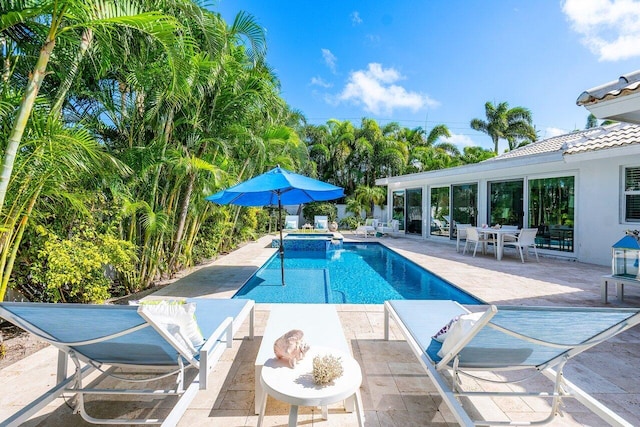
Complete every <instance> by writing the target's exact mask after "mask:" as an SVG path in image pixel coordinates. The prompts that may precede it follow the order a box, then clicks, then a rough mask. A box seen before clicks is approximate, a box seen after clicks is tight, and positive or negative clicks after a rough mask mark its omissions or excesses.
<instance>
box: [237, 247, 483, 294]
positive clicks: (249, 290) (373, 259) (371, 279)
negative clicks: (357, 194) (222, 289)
mask: <svg viewBox="0 0 640 427" xmlns="http://www.w3.org/2000/svg"><path fill="white" fill-rule="evenodd" d="M284 270H285V283H286V286H282V284H281V277H280V257H279V255H278V253H275V254H274V256H273V257H271V258H270V259H269V260H268V261H267V262H266V263H265V265H263V266H262V267H261V268H260V269H259V270H258V271H257V272H256V273H255V274H254V275H253V276H252V277H251V278H250V279H249V280H248V281H247V283H246V284H245V285H244V286H243V287H242V288H241V289H240V290H239V291H238V292H237V293H236V295H234V298H249V299H253V300H255V301H256V302H261V303H330V304H382V303H383V302H384V301H386V300H390V299H446V300H454V301H458V302H460V303H462V304H481V303H482V302H481V301H479V300H478V299H476V298H474V297H473V296H471V295H470V294H468V293H466V292H464V291H462V290H461V289H459V288H457V287H455V286H454V285H452V284H451V283H449V282H447V281H445V280H444V279H442V278H440V277H438V276H436V275H435V274H433V273H431V272H429V271H428V270H425V269H424V268H422V267H420V266H419V265H417V264H415V263H413V262H412V261H410V260H408V259H406V258H405V257H403V256H401V255H399V254H397V253H395V252H393V251H391V250H389V249H387V248H386V247H384V246H383V245H380V244H378V243H343V244H342V249H338V250H328V251H306V250H285V261H284Z"/></svg>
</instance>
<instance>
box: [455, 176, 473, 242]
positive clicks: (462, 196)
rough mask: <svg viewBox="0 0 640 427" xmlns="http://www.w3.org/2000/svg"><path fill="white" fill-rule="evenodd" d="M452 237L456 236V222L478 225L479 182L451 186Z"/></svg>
mask: <svg viewBox="0 0 640 427" xmlns="http://www.w3.org/2000/svg"><path fill="white" fill-rule="evenodd" d="M451 212H452V218H453V221H452V223H451V224H452V226H451V238H452V239H455V238H456V227H455V225H456V224H471V225H478V184H461V185H452V186H451Z"/></svg>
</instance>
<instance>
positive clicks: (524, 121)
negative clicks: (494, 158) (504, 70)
mask: <svg viewBox="0 0 640 427" xmlns="http://www.w3.org/2000/svg"><path fill="white" fill-rule="evenodd" d="M484 110H485V114H486V116H487V120H486V121H485V120H482V119H473V120H471V123H470V125H471V129H474V130H477V131H480V132H483V133H486V134H487V135H489V136H490V137H491V140H492V141H493V145H494V152H495V153H496V154H498V142H499V141H500V139H506V140H507V142H508V143H509V149H510V150H511V149H513V148H516V147H517V146H518V145H519V144H522V143H529V142H533V141H535V140H536V139H537V136H536V130H535V128H534V127H533V124H532V118H531V112H530V111H529V110H528V109H526V108H524V107H514V108H509V104H508V103H506V102H501V103H500V104H498V105H497V106H495V105H493V103H491V102H490V101H489V102H487V103H486V104H484Z"/></svg>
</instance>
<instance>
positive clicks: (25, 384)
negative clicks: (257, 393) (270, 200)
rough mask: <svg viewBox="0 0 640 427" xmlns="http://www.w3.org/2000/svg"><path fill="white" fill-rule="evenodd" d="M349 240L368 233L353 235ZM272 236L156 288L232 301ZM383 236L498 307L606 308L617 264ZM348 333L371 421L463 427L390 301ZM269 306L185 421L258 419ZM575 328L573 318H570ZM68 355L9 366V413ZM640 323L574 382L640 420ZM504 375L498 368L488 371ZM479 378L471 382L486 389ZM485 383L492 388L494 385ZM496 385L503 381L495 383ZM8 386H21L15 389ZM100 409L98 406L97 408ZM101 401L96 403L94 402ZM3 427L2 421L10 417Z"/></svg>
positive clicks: (572, 369) (354, 321)
mask: <svg viewBox="0 0 640 427" xmlns="http://www.w3.org/2000/svg"><path fill="white" fill-rule="evenodd" d="M345 237H347V238H352V239H354V240H364V239H358V238H355V237H354V236H350V235H347V236H345ZM270 240H271V238H270V237H268V236H267V237H263V238H262V239H260V240H259V241H257V242H254V243H250V244H247V245H245V246H243V247H242V248H240V249H239V250H237V251H235V252H233V253H231V254H229V255H227V256H224V257H221V258H219V259H218V260H216V261H215V262H213V263H211V264H209V265H206V266H201V267H199V268H196V269H194V270H192V271H191V272H190V274H188V275H184V276H183V277H181V278H179V279H178V280H176V281H175V282H174V283H172V284H171V285H169V286H166V287H164V288H162V289H160V290H159V291H158V292H156V293H155V294H154V295H155V296H174V297H182V296H190V297H191V296H200V297H211V298H227V297H230V296H231V295H233V293H234V292H235V291H236V290H237V289H238V288H239V287H240V286H242V284H243V283H244V282H245V281H246V279H247V278H249V276H250V275H251V274H252V273H253V272H254V271H255V269H256V268H258V267H259V266H260V265H262V264H263V263H264V261H265V260H266V259H267V258H268V257H269V256H270V255H271V254H272V253H273V251H274V249H271V248H269V247H268V246H269V243H270ZM367 240H368V241H379V242H381V243H383V244H385V245H387V246H388V247H390V248H392V249H393V250H395V251H397V252H398V253H400V254H402V255H404V256H406V257H407V258H409V259H411V260H413V261H415V262H416V263H418V264H420V265H422V266H424V267H426V268H428V269H429V270H431V271H433V272H434V273H436V274H438V275H440V276H441V277H443V278H445V279H447V280H449V281H450V282H452V283H454V284H456V285H457V286H459V287H461V288H463V289H464V290H466V291H468V292H470V293H472V294H474V295H475V296H477V297H479V298H481V299H482V300H484V301H486V302H488V303H495V304H511V305H550V306H553V305H570V306H602V304H601V303H600V286H599V283H600V281H599V279H600V276H601V275H603V274H607V273H608V272H609V269H608V268H607V267H603V266H595V265H588V264H582V263H577V262H573V261H567V260H560V259H553V258H545V257H543V258H541V261H540V263H536V262H535V259H534V258H532V259H530V260H529V261H528V262H526V263H524V264H522V263H521V262H520V260H519V257H518V256H517V255H516V253H515V252H513V251H511V252H507V253H506V254H505V257H504V258H503V260H502V261H496V260H495V258H493V256H492V255H480V254H479V255H477V256H476V257H475V258H473V257H471V256H470V255H469V254H467V255H462V254H461V253H456V251H455V244H452V243H450V242H438V241H436V242H434V241H432V240H429V241H425V240H422V239H417V238H404V237H403V238H400V237H398V238H391V237H384V238H381V239H373V238H369V239H367ZM613 301H614V302H613V303H612V304H609V305H610V306H616V307H624V306H638V305H639V304H640V290H635V289H629V290H628V291H626V295H625V301H624V303H619V302H617V301H616V300H615V299H614V300H613ZM337 308H338V312H339V316H340V319H341V322H342V325H343V328H344V333H345V336H346V337H347V339H348V341H349V342H350V343H351V347H352V351H353V354H354V357H355V358H356V359H357V360H358V361H359V362H360V364H361V367H362V370H363V376H364V380H363V384H362V387H361V392H362V397H363V404H364V409H365V417H366V425H367V426H431V425H433V426H448V425H455V424H456V423H455V421H454V418H453V416H452V414H451V413H450V412H449V411H448V409H447V407H446V405H444V404H443V403H442V400H441V398H440V397H439V395H438V394H437V392H436V391H435V388H434V387H433V385H432V384H431V381H430V380H429V378H428V377H427V375H426V373H425V371H424V370H423V369H422V368H421V367H420V365H419V363H418V362H417V359H416V358H415V356H414V355H413V353H412V352H411V350H410V349H409V346H408V345H407V344H406V343H405V342H404V340H403V339H402V336H401V335H400V334H399V332H398V331H397V329H395V328H394V330H392V339H391V340H390V341H384V340H383V317H384V316H383V310H382V306H381V305H349V304H347V305H338V306H337ZM269 309H270V305H269V304H257V312H256V339H255V340H253V341H251V340H249V339H248V322H245V325H243V328H242V329H241V330H240V332H239V333H238V334H237V335H236V339H235V340H234V345H233V348H232V349H229V350H227V351H226V352H225V354H224V355H223V358H222V360H221V361H220V362H219V363H218V364H217V366H216V368H215V370H214V372H212V374H211V375H210V378H211V379H212V381H211V382H212V385H211V386H210V387H209V389H208V390H206V391H201V392H200V393H199V395H198V396H197V397H196V398H195V400H194V401H193V403H192V404H191V406H190V407H189V409H188V410H187V412H186V413H185V415H184V417H183V418H182V420H181V422H180V424H179V425H180V426H189V427H196V426H201V425H203V426H204V425H207V426H225V427H231V426H255V425H256V424H257V419H258V418H257V415H255V414H253V399H254V391H253V384H254V374H253V361H254V359H255V357H256V354H257V352H258V348H259V346H260V342H261V334H262V331H263V330H264V327H265V325H266V321H267V319H268V315H269ZM567 327H571V325H567ZM55 357H56V351H55V350H54V349H52V348H51V347H48V348H46V349H44V350H42V351H40V352H38V353H36V354H34V355H32V356H29V357H27V358H25V359H24V360H22V361H20V362H18V363H16V364H14V365H11V366H9V367H7V368H6V369H4V370H3V371H0V388H1V389H2V390H3V392H2V393H0V420H3V419H5V418H6V417H8V416H9V415H10V414H12V413H14V412H15V411H17V410H18V409H19V408H20V407H21V406H23V405H24V404H26V403H28V402H29V401H31V400H32V399H33V398H35V396H37V395H38V394H39V393H42V392H43V391H44V390H46V389H47V388H48V387H50V386H51V385H52V384H53V382H54V379H55ZM638 366H640V329H639V328H637V327H636V328H635V329H632V330H630V331H628V332H626V333H624V334H621V335H619V336H618V337H615V338H614V339H611V340H609V341H608V342H605V343H603V344H600V345H598V346H596V347H595V348H593V349H591V350H588V351H587V352H585V353H583V354H581V355H579V356H578V357H576V358H575V359H574V360H572V361H570V362H569V363H568V364H567V366H566V368H565V374H566V377H567V378H568V379H569V380H571V381H573V382H574V383H576V384H577V385H578V386H580V387H582V388H583V389H585V390H586V391H588V392H589V393H591V394H592V395H593V396H594V397H596V398H598V399H599V400H600V401H601V402H602V403H604V404H605V405H607V406H609V407H611V408H613V409H614V410H615V411H616V412H618V413H619V414H620V415H621V416H623V417H625V418H626V419H627V420H628V421H629V422H631V423H632V424H640V381H638V375H637V367H638ZM487 375H491V376H493V377H495V375H492V374H487ZM465 381H467V384H468V386H469V387H476V388H477V387H479V385H478V384H477V383H475V382H474V381H470V380H465ZM540 381H542V382H544V381H546V380H545V379H544V378H542V379H537V380H536V381H527V382H525V383H523V384H519V385H518V386H510V387H511V388H514V387H521V388H525V389H532V388H534V387H535V385H536V384H537V383H538V382H540ZM483 384H485V383H483ZM484 387H485V388H488V387H493V386H487V385H484ZM4 390H11V393H5V392H4ZM169 403H170V402H163V403H159V402H155V401H147V402H137V401H134V402H122V401H116V402H114V403H113V405H109V404H106V405H105V404H102V403H101V405H99V406H96V407H95V408H94V409H95V410H96V411H100V412H108V413H111V414H113V413H115V414H121V413H126V414H127V415H128V416H136V415H137V414H140V413H146V412H149V411H151V410H153V411H154V413H158V416H162V412H164V411H166V408H167V407H168V404H169ZM472 403H473V404H468V403H465V408H466V409H467V411H468V412H469V413H471V414H480V415H481V416H483V417H486V418H491V419H497V420H501V419H502V420H507V419H511V420H525V419H529V418H531V417H534V418H535V417H537V418H542V417H544V416H545V414H544V412H545V411H546V410H548V408H549V406H548V403H547V401H546V400H543V399H539V398H527V399H521V398H508V399H507V398H502V399H490V398H482V399H474V401H473V402H472ZM88 406H89V405H88ZM89 407H90V408H91V406H89ZM288 410H289V409H288V406H287V405H285V404H283V403H281V402H278V401H276V400H273V399H269V401H268V404H267V413H266V417H265V422H266V425H267V426H282V425H286V424H287V419H288ZM298 420H299V424H300V425H319V426H351V425H355V423H356V417H355V414H351V413H345V412H344V409H343V408H342V407H341V405H339V404H338V405H333V406H332V407H330V411H329V419H328V420H326V421H325V420H322V418H321V413H320V411H319V410H318V409H315V408H300V414H299V418H298ZM0 423H1V421H0ZM602 424H603V421H602V420H600V419H599V418H598V417H596V416H595V415H593V414H592V413H591V412H590V411H589V410H588V409H586V408H585V407H583V406H582V405H580V404H579V403H577V402H575V401H572V400H570V399H568V400H566V402H565V416H564V417H562V418H557V419H556V420H555V421H554V422H553V423H552V424H551V425H554V426H565V425H567V426H576V425H592V426H598V425H602ZM25 425H28V426H57V425H60V426H62V425H64V426H84V425H88V424H86V423H85V422H84V421H82V420H81V419H80V417H79V416H78V415H74V414H72V410H71V409H70V408H69V407H68V406H67V405H66V404H65V401H64V399H62V398H61V399H58V400H56V401H55V402H53V403H52V404H51V405H49V406H47V407H46V408H44V409H43V410H42V411H41V413H40V414H38V415H37V416H36V417H34V419H33V420H31V421H29V422H28V423H26V424H25Z"/></svg>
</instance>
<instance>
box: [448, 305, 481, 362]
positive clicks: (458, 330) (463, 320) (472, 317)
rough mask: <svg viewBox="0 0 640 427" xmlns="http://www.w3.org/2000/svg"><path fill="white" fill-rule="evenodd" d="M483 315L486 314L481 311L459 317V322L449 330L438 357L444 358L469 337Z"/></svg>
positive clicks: (454, 323)
mask: <svg viewBox="0 0 640 427" xmlns="http://www.w3.org/2000/svg"><path fill="white" fill-rule="evenodd" d="M483 314H484V312H482V311H480V312H477V313H469V314H463V315H461V316H458V320H456V321H455V322H453V325H451V327H450V328H449V331H448V333H447V335H446V338H445V339H444V342H443V343H442V347H441V348H440V351H438V357H444V356H445V355H446V354H447V353H449V351H451V349H452V348H453V347H454V346H455V345H456V344H457V343H458V342H460V340H462V339H463V338H464V337H465V336H467V334H468V333H469V331H470V330H471V328H473V325H475V324H476V322H477V321H478V320H479V319H480V318H481V317H482V315H483Z"/></svg>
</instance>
